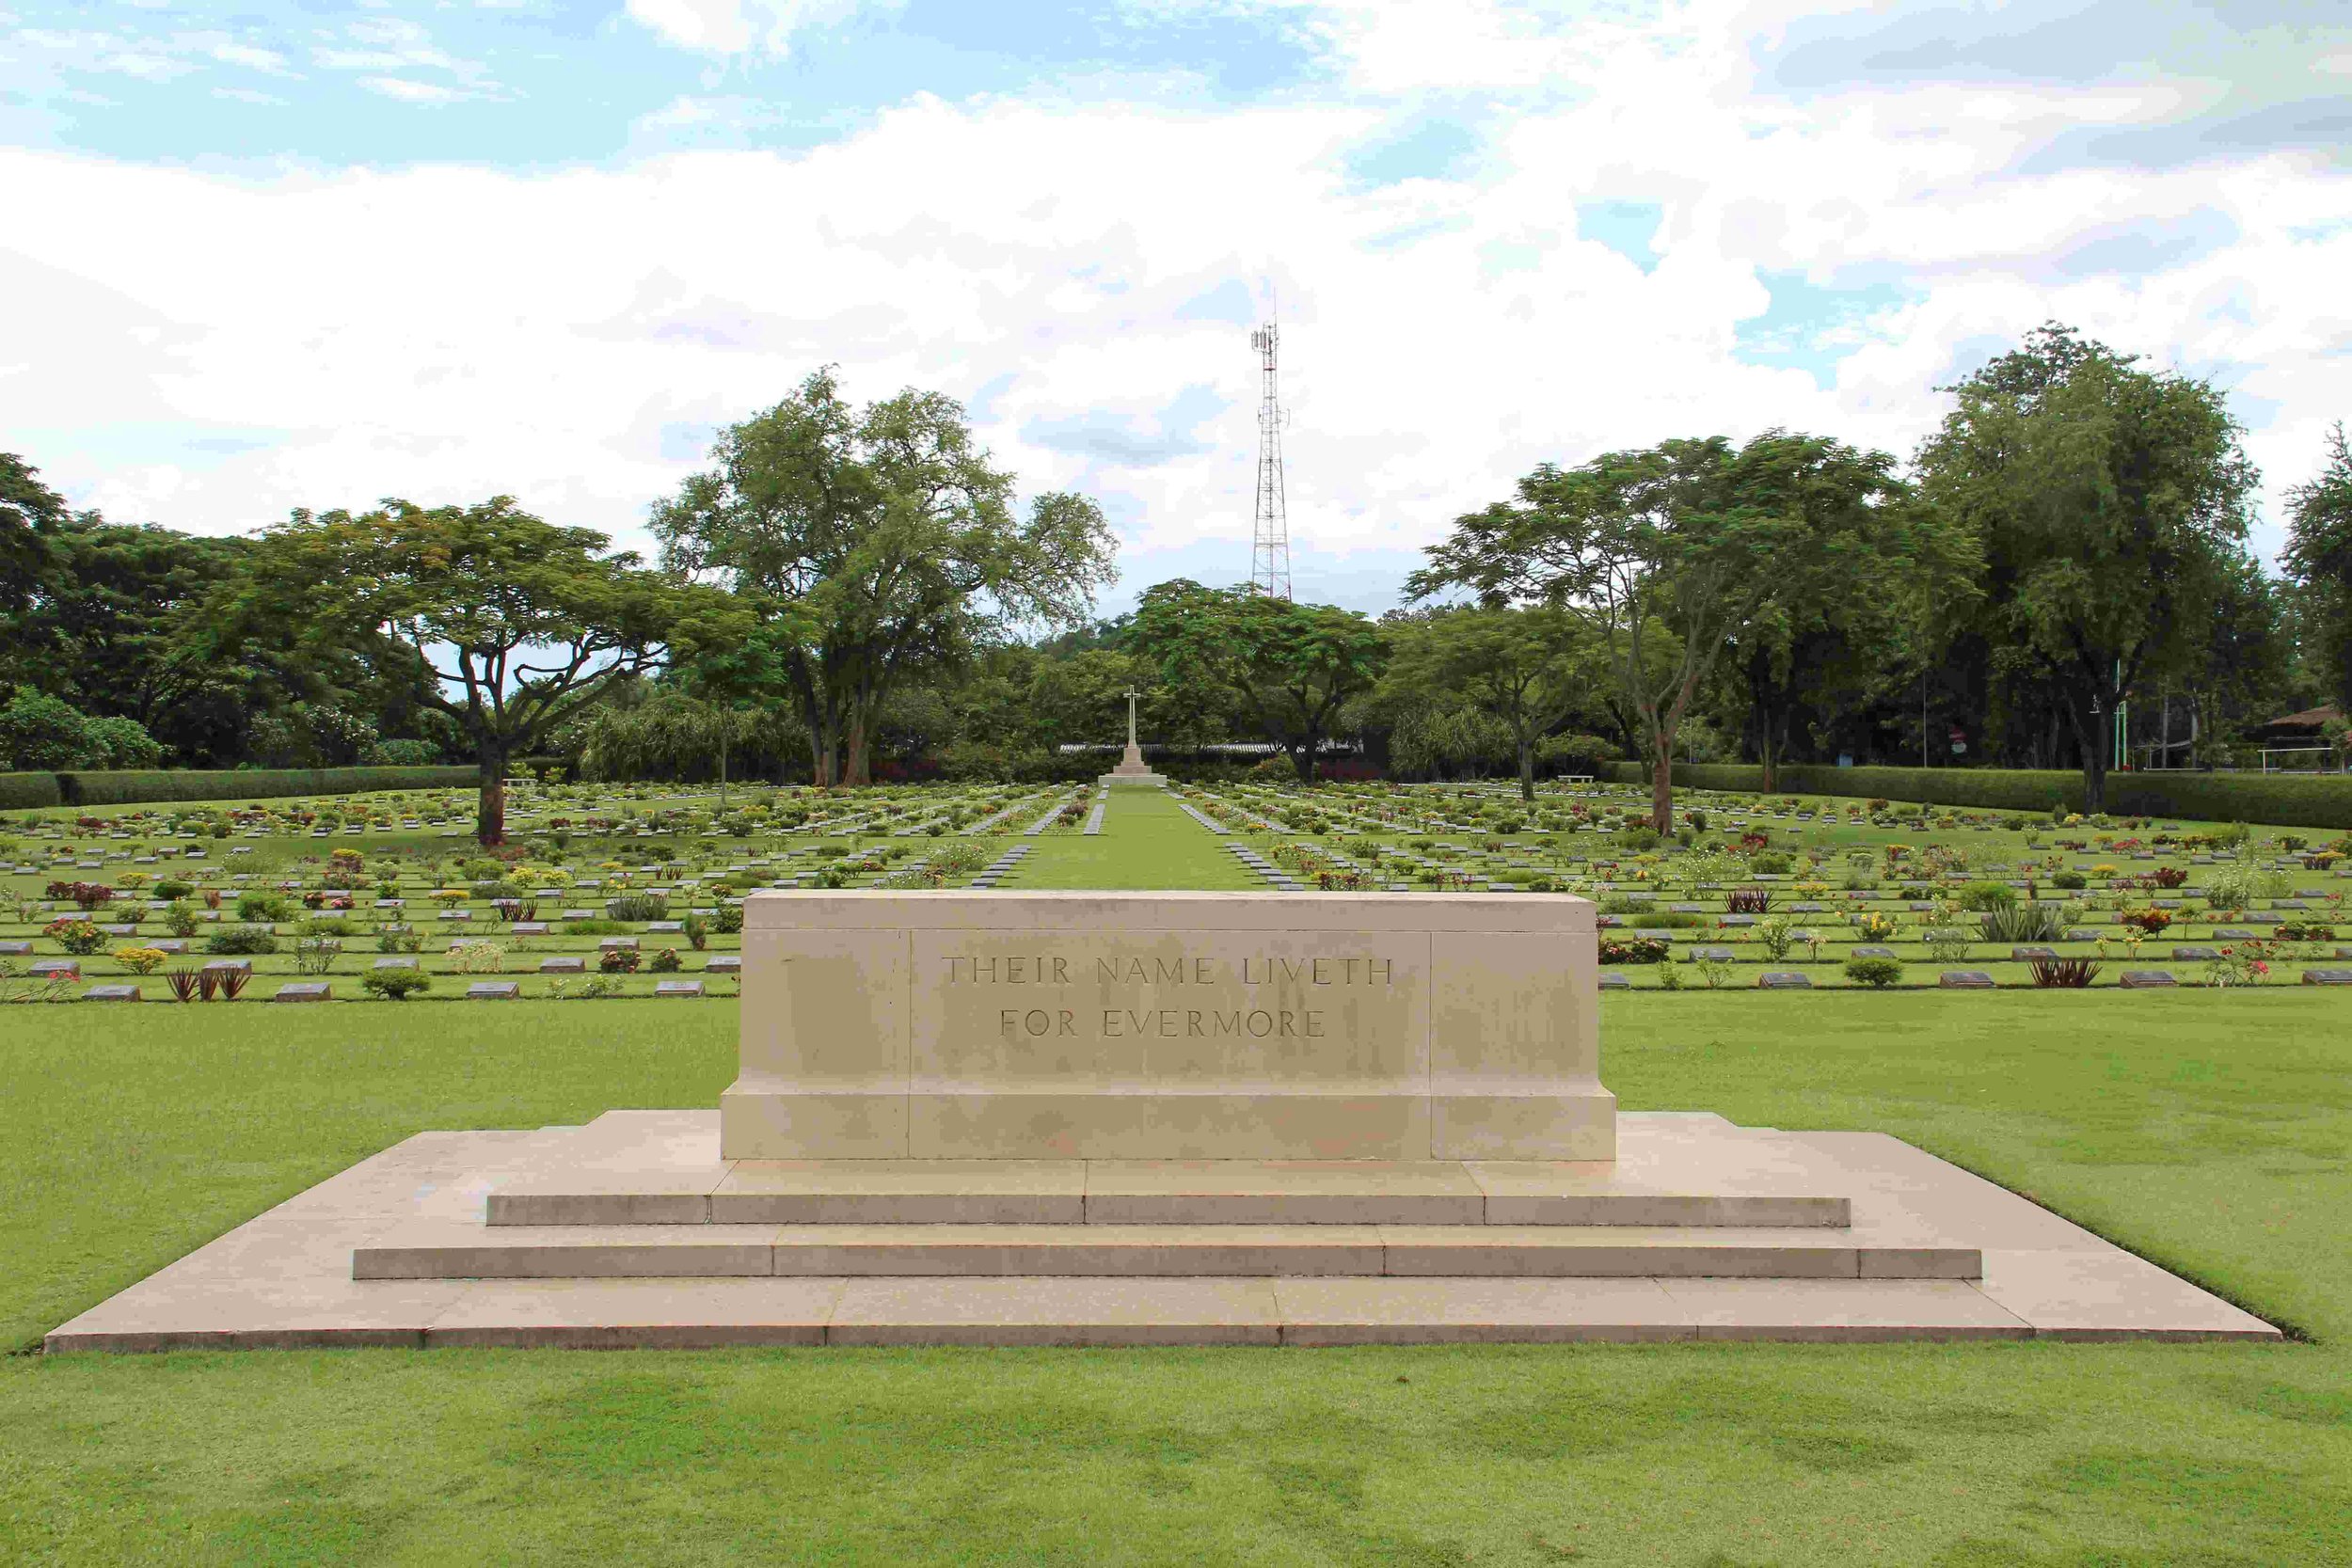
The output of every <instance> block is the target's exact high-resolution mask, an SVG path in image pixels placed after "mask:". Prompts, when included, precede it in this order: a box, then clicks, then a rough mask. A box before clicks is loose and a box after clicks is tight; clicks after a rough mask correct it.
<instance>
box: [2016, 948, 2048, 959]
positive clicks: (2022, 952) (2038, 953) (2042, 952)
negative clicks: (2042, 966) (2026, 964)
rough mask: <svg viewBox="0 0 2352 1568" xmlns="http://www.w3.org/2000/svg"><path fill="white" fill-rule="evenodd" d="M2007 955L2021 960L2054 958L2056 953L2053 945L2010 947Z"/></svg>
mask: <svg viewBox="0 0 2352 1568" xmlns="http://www.w3.org/2000/svg"><path fill="white" fill-rule="evenodd" d="M2009 956H2010V958H2016V959H2019V960H2021V961H2022V960H2026V959H2031V958H2057V957H2058V949H2057V948H2055V947H2012V948H2010V950H2009Z"/></svg>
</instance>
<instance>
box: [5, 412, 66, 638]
mask: <svg viewBox="0 0 2352 1568" xmlns="http://www.w3.org/2000/svg"><path fill="white" fill-rule="evenodd" d="M65 520H66V509H65V498H64V497H63V496H60V495H59V494H57V493H56V491H55V490H52V489H51V488H49V486H48V485H46V484H43V483H41V482H40V469H39V468H36V467H33V466H32V465H31V464H29V463H26V462H25V461H24V459H23V458H21V457H19V456H17V455H16V453H14V452H12V451H0V614H10V613H13V612H15V611H17V610H23V609H24V606H25V605H26V604H27V603H28V602H29V601H30V600H31V598H32V595H33V587H34V584H35V583H37V582H38V581H40V578H41V576H42V573H43V568H45V567H46V566H47V565H48V563H49V535H50V533H51V532H52V531H55V530H56V529H57V528H59V527H61V526H62V525H63V524H64V522H65ZM0 673H6V671H5V668H0Z"/></svg>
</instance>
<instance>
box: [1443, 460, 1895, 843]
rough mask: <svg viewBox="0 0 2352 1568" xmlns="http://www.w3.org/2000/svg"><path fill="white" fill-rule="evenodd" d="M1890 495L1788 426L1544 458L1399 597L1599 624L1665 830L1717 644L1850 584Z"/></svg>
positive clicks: (1882, 468)
mask: <svg viewBox="0 0 2352 1568" xmlns="http://www.w3.org/2000/svg"><path fill="white" fill-rule="evenodd" d="M1900 490H1901V486H1900V484H1899V482H1898V481H1897V480H1896V479H1895V477H1894V459H1893V458H1891V457H1889V456H1887V455H1886V454H1885V453H1883V452H1865V451H1857V450H1855V449H1853V448H1851V447H1847V446H1844V445H1842V444H1840V443H1838V442H1836V441H1832V440H1824V439H1820V438H1818V437H1812V436H1793V435H1790V434H1788V433H1787V432H1785V431H1770V432H1767V433H1766V434H1764V435H1762V436H1757V437H1756V439H1754V440H1753V441H1750V442H1749V443H1748V444H1747V445H1746V446H1745V447H1742V448H1739V449H1734V448H1733V447H1732V445H1731V443H1730V442H1729V441H1727V440H1724V438H1722V437H1720V436H1718V437H1713V438H1710V439H1707V440H1674V441H1666V442H1663V443H1661V444H1660V445H1658V446H1656V447H1652V448H1649V449H1647V450H1644V451H1615V452H1610V453H1606V454H1604V455H1603V456H1600V457H1597V458H1595V459H1593V460H1592V461H1591V462H1588V463H1586V464H1583V465H1581V467H1576V468H1570V469H1563V468H1560V467H1557V466H1555V465H1552V464H1549V463H1548V464H1545V465H1543V466H1541V467H1538V468H1536V470H1535V471H1534V473H1532V474H1530V475H1528V476H1527V477H1526V478H1525V479H1523V480H1521V481H1520V482H1519V484H1518V493H1517V496H1516V498H1515V499H1513V500H1511V501H1502V502H1496V503H1495V504H1493V505H1490V506H1488V507H1487V508H1486V510H1485V511H1483V512H1477V513H1472V514H1470V515H1466V516H1463V517H1460V518H1457V519H1456V520H1455V522H1454V532H1453V534H1452V535H1451V536H1450V537H1449V538H1448V539H1447V540H1446V541H1445V542H1443V543H1442V544H1439V545H1436V546H1430V548H1429V550H1428V552H1427V553H1428V556H1429V564H1428V565H1427V566H1425V567H1423V568H1422V569H1421V570H1420V571H1418V572H1415V573H1414V574H1413V576H1412V577H1411V578H1409V579H1408V582H1407V592H1408V593H1410V594H1412V595H1413V596H1414V597H1416V598H1422V597H1428V596H1430V595H1433V594H1438V593H1442V592H1444V591H1446V590H1448V589H1469V590H1470V591H1471V592H1473V593H1475V594H1478V595H1479V597H1480V598H1481V600H1482V601H1483V602H1486V603H1488V604H1502V603H1511V602H1519V603H1538V604H1545V605H1550V606H1557V607H1562V608H1565V609H1569V610H1574V611H1575V612H1577V613H1578V614H1579V615H1580V616H1581V618H1582V619H1583V620H1584V621H1585V622H1586V623H1587V624H1589V625H1590V626H1593V627H1595V628H1597V632H1598V634H1599V636H1600V638H1601V640H1602V641H1603V642H1604V643H1605V645H1606V647H1607V650H1608V657H1609V662H1610V664H1611V665H1612V666H1613V669H1614V672H1615V674H1616V686H1617V689H1618V696H1619V698H1620V699H1621V700H1622V702H1623V703H1624V705H1625V706H1626V708H1627V709H1628V710H1629V712H1630V713H1631V714H1632V715H1634V716H1635V717H1637V718H1638V719H1639V721H1640V724H1641V732H1640V734H1641V742H1642V747H1643V750H1644V752H1645V755H1646V757H1647V759H1648V760H1649V762H1650V764H1651V768H1652V800H1651V826H1652V827H1654V828H1655V829H1657V830H1658V832H1661V833H1663V832H1671V831H1672V829H1673V826H1674V812H1673V793H1672V783H1671V777H1672V775H1671V772H1670V763H1671V759H1672V758H1673V755H1674V752H1675V742H1676V737H1677V734H1678V733H1679V731H1680V730H1681V727H1682V724H1683V721H1684V720H1685V719H1686V718H1687V717H1688V716H1689V715H1690V713H1691V710H1692V703H1693V701H1694V700H1695V699H1696V698H1697V697H1698V695H1699V692H1700V688H1701V686H1702V684H1703V683H1704V682H1705V681H1706V680H1707V678H1708V675H1709V673H1711V672H1712V670H1713V669H1714V667H1715V665H1716V662H1717V660H1718V659H1719V658H1720V657H1721V656H1722V654H1723V652H1724V648H1725V647H1726V645H1727V644H1728V643H1730V642H1731V641H1735V640H1737V639H1740V637H1742V636H1743V635H1746V634H1747V632H1748V629H1749V628H1750V627H1751V626H1752V625H1753V624H1754V623H1755V622H1756V619H1757V617H1758V615H1759V614H1760V613H1761V612H1762V611H1763V610H1764V608H1765V607H1766V606H1767V605H1768V604H1770V603H1771V602H1772V599H1773V596H1774V595H1775V594H1778V593H1782V592H1793V591H1794V588H1795V585H1796V584H1797V583H1799V582H1801V581H1805V580H1810V579H1813V578H1816V577H1817V576H1819V577H1826V576H1828V575H1830V574H1832V573H1834V572H1837V571H1839V570H1843V571H1845V572H1846V573H1847V574H1848V576H1849V578H1851V576H1852V575H1853V562H1854V558H1856V557H1857V556H1858V555H1860V554H1861V553H1862V552H1863V549H1864V546H1865V542H1866V541H1867V540H1869V539H1871V538H1873V537H1874V536H1876V535H1877V534H1879V533H1881V532H1883V529H1882V527H1881V524H1880V514H1881V513H1882V511H1883V509H1884V508H1885V507H1886V505H1887V504H1888V503H1889V502H1890V501H1892V500H1894V499H1896V498H1897V497H1898V496H1899V494H1900Z"/></svg>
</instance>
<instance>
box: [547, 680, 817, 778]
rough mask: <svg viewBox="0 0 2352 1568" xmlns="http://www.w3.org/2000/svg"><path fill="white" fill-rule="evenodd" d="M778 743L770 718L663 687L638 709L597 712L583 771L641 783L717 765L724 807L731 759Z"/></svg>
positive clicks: (609, 708)
mask: <svg viewBox="0 0 2352 1568" xmlns="http://www.w3.org/2000/svg"><path fill="white" fill-rule="evenodd" d="M777 738H778V736H777V735H776V725H775V723H774V716H773V715H772V714H771V713H768V712H763V711H762V710H760V709H757V708H754V707H750V706H736V705H729V704H726V703H723V702H711V701H707V700H706V699H704V698H701V697H697V696H694V695H692V694H691V692H690V691H689V690H688V689H686V688H685V687H684V686H682V685H678V686H665V687H661V688H658V689H655V690H654V691H653V693H652V695H651V696H649V697H648V698H647V699H646V700H645V701H644V702H642V703H640V704H637V705H635V706H631V707H614V706H600V707H598V708H597V709H596V713H595V715H594V716H593V717H592V718H591V719H590V720H589V722H588V736H587V744H586V746H585V748H584V749H583V750H582V752H581V753H580V767H581V769H582V771H583V772H584V773H585V774H586V775H587V776H588V777H589V778H592V779H643V778H650V777H656V776H661V775H668V776H672V777H675V776H678V775H681V774H688V773H691V771H693V770H694V769H696V768H700V767H701V766H702V765H703V764H705V763H708V762H712V761H714V760H715V761H716V763H717V765H718V774H719V801H720V804H721V805H722V806H723V805H724V804H725V803H726V798H727V797H726V786H727V759H728V756H729V754H730V753H734V752H742V751H745V750H747V749H749V748H752V747H756V746H760V745H763V744H771V743H773V742H774V741H775V740H776V739H777Z"/></svg>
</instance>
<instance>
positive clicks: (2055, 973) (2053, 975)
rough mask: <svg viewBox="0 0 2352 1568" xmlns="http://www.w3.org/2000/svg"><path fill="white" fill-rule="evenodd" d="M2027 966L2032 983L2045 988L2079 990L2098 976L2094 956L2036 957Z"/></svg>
mask: <svg viewBox="0 0 2352 1568" xmlns="http://www.w3.org/2000/svg"><path fill="white" fill-rule="evenodd" d="M2028 967H2030V968H2031V969H2032V971H2033V983H2034V984H2035V985H2036V986H2038V987H2040V988H2042V989H2043V990H2052V989H2056V990H2082V989H2084V988H2085V987H2087V986H2089V985H2090V982H2091V981H2093V980H2095V979H2097V978H2098V977H2099V960H2098V959H2096V958H2036V959H2034V960H2033V961H2032V963H2031V964H2030V965H2029V966H2028Z"/></svg>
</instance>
